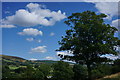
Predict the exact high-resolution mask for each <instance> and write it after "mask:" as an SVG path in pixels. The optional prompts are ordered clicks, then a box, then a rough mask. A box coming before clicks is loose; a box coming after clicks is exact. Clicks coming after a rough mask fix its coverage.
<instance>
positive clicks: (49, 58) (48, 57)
mask: <svg viewBox="0 0 120 80" xmlns="http://www.w3.org/2000/svg"><path fill="white" fill-rule="evenodd" d="M45 59H48V60H51V59H54V57H51V56H47V57H45Z"/></svg>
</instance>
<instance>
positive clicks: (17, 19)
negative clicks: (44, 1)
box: [4, 3, 66, 27]
mask: <svg viewBox="0 0 120 80" xmlns="http://www.w3.org/2000/svg"><path fill="white" fill-rule="evenodd" d="M26 8H27V9H19V10H18V11H16V13H15V14H14V15H12V16H7V17H6V18H5V19H4V20H5V22H6V23H8V24H14V25H18V26H24V27H29V26H37V25H43V26H52V25H54V24H55V23H56V22H57V21H61V20H62V19H64V18H66V15H65V13H62V12H61V10H58V11H51V10H49V9H46V8H45V6H44V5H41V4H37V3H29V4H27V5H26Z"/></svg>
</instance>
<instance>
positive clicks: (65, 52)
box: [57, 51, 72, 56]
mask: <svg viewBox="0 0 120 80" xmlns="http://www.w3.org/2000/svg"><path fill="white" fill-rule="evenodd" d="M71 53H72V51H69V52H67V51H64V52H63V51H61V52H57V55H59V54H61V55H69V56H72V54H71Z"/></svg>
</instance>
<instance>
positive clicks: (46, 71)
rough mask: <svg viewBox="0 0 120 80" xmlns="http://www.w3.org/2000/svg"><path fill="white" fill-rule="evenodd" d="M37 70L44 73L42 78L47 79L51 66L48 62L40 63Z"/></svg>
mask: <svg viewBox="0 0 120 80" xmlns="http://www.w3.org/2000/svg"><path fill="white" fill-rule="evenodd" d="M38 70H39V71H41V72H42V73H43V74H44V78H45V79H47V76H49V74H50V71H51V66H50V65H48V64H41V65H40V67H38Z"/></svg>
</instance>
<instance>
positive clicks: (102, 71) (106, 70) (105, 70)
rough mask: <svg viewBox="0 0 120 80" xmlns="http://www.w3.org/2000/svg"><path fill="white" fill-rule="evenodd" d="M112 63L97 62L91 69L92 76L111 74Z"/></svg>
mask: <svg viewBox="0 0 120 80" xmlns="http://www.w3.org/2000/svg"><path fill="white" fill-rule="evenodd" d="M111 69H112V65H109V64H98V65H97V66H96V68H94V69H93V70H92V78H93V79H96V78H101V77H104V76H106V75H110V74H111Z"/></svg>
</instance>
